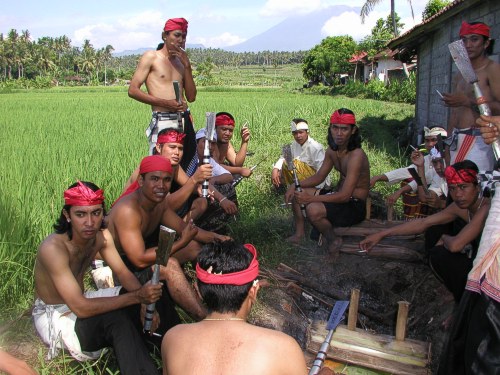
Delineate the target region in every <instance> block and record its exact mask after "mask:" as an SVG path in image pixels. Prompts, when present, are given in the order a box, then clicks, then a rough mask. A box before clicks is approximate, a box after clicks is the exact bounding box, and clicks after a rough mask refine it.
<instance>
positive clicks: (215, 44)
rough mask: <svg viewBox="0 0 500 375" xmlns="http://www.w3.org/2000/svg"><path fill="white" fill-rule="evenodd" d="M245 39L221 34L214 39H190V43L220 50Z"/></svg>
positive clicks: (229, 34) (226, 33)
mask: <svg viewBox="0 0 500 375" xmlns="http://www.w3.org/2000/svg"><path fill="white" fill-rule="evenodd" d="M245 40H246V39H244V38H241V37H239V36H238V35H234V34H231V33H228V32H225V33H222V34H220V35H218V36H214V37H209V38H205V37H195V38H193V39H190V41H189V42H190V43H193V44H203V45H204V46H205V47H210V48H221V47H228V46H232V45H235V44H238V43H242V42H244V41H245Z"/></svg>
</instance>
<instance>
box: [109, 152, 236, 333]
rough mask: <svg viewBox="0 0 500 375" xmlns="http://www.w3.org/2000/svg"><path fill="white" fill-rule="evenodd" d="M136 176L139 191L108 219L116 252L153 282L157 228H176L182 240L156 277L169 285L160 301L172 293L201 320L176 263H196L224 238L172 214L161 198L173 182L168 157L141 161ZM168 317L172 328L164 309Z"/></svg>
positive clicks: (121, 202) (200, 311) (172, 318)
mask: <svg viewBox="0 0 500 375" xmlns="http://www.w3.org/2000/svg"><path fill="white" fill-rule="evenodd" d="M139 173H140V175H139V179H138V180H137V182H138V185H139V188H138V189H137V190H135V191H133V192H131V193H129V194H128V195H125V196H122V197H121V198H120V199H119V200H118V201H117V202H115V204H114V206H113V208H112V210H111V211H110V213H109V215H108V216H107V217H106V222H107V224H108V227H109V230H110V232H111V234H112V235H113V238H114V242H115V244H116V248H117V249H118V251H119V252H120V254H121V255H122V257H123V258H124V260H125V263H126V264H127V266H128V267H129V268H130V269H131V270H132V271H134V272H135V273H136V274H137V275H138V276H139V280H140V281H141V282H143V283H144V282H146V281H148V280H149V279H150V278H151V268H150V267H151V266H152V265H153V264H154V263H155V260H156V248H157V245H158V231H159V226H160V224H161V225H165V226H167V227H169V228H172V229H173V230H175V231H176V232H177V234H178V235H179V236H180V238H179V239H178V240H177V241H175V242H174V245H173V247H172V253H171V254H172V256H171V257H170V258H169V259H168V263H167V266H166V267H162V268H161V276H160V279H161V280H166V281H167V288H168V292H167V291H165V293H164V298H165V299H168V298H169V293H170V295H171V296H172V299H173V300H174V301H175V302H176V303H177V304H179V306H180V307H182V308H183V309H184V310H185V311H186V312H187V313H188V314H190V315H191V316H192V317H193V318H195V319H201V318H203V317H204V316H205V311H204V309H203V308H202V306H201V305H200V303H199V301H198V299H197V297H196V295H195V293H194V291H193V289H192V288H191V286H190V285H189V282H188V281H187V279H186V277H185V276H184V273H183V271H182V268H181V267H180V265H179V263H181V264H183V263H184V262H186V261H188V260H193V259H196V256H197V255H198V252H199V250H200V248H201V243H207V242H213V241H223V240H226V239H228V237H225V236H220V235H218V234H216V233H210V232H206V231H203V230H201V229H198V228H196V227H195V226H194V224H193V223H192V222H190V223H187V224H186V223H184V222H183V221H182V219H181V218H180V217H179V216H177V215H176V214H175V212H174V211H173V210H172V208H171V207H170V206H169V205H168V201H167V200H166V199H165V198H166V196H167V194H168V191H169V189H170V183H171V180H172V167H171V165H170V162H169V161H168V160H167V159H165V158H163V157H162V156H159V155H152V156H148V157H145V158H144V159H143V160H142V162H141V166H140V171H139ZM161 302H163V298H162V301H161ZM167 302H168V301H167V300H165V303H167ZM157 305H158V304H157ZM162 305H163V304H162V303H160V304H159V306H162ZM167 306H169V304H167ZM167 313H168V314H170V315H169V318H168V319H167V318H165V319H164V321H165V324H167V325H168V326H172V325H175V323H176V322H178V317H177V316H176V314H173V313H172V311H170V310H166V312H165V314H167ZM162 316H163V315H162Z"/></svg>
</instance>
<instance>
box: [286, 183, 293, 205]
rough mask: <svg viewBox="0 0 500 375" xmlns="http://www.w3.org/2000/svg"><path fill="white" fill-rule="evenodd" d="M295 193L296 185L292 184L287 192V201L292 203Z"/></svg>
mask: <svg viewBox="0 0 500 375" xmlns="http://www.w3.org/2000/svg"><path fill="white" fill-rule="evenodd" d="M294 195H295V185H294V184H291V185H290V187H289V188H288V190H287V191H286V193H285V202H286V203H290V202H291V201H292V199H293V196H294Z"/></svg>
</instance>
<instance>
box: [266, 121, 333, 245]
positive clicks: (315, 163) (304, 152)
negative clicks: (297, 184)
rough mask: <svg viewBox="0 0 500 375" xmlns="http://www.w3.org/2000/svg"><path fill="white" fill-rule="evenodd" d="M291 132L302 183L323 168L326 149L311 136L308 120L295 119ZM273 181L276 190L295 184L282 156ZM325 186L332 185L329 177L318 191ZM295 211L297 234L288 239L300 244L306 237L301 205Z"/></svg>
mask: <svg viewBox="0 0 500 375" xmlns="http://www.w3.org/2000/svg"><path fill="white" fill-rule="evenodd" d="M290 130H291V132H292V135H293V138H294V139H295V142H292V144H291V151H292V157H293V164H294V166H295V171H296V172H295V173H297V178H298V179H299V181H302V180H305V179H306V178H308V177H311V176H312V175H314V174H315V173H316V172H317V171H318V170H319V169H320V168H321V165H322V164H323V159H325V149H324V148H323V146H322V145H321V144H320V143H318V142H316V141H315V140H314V139H313V138H312V137H311V136H310V135H309V125H308V124H307V121H306V120H304V119H301V118H295V119H293V120H292V123H291V125H290ZM271 180H272V183H273V185H274V186H275V187H276V188H279V187H280V185H281V184H282V181H284V182H285V184H286V186H287V187H288V186H289V185H290V184H293V183H294V180H293V176H292V172H291V171H290V169H289V166H287V165H286V162H285V159H284V157H283V156H281V157H280V158H279V159H278V161H277V162H276V163H275V164H274V166H273V171H272V175H271ZM325 185H326V186H327V187H329V185H330V177H329V176H327V177H326V179H325V180H324V181H322V182H321V183H320V184H319V185H317V186H316V189H322V188H324V187H325ZM313 193H314V189H313ZM293 209H294V215H293V217H294V224H295V233H294V234H293V235H292V236H291V237H289V238H288V241H289V242H294V243H298V242H300V241H301V240H302V239H303V238H304V235H305V230H304V216H303V215H302V213H301V211H300V206H299V205H297V204H295V205H293ZM296 210H298V211H296Z"/></svg>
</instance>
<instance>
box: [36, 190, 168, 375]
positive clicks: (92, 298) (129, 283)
mask: <svg viewBox="0 0 500 375" xmlns="http://www.w3.org/2000/svg"><path fill="white" fill-rule="evenodd" d="M64 200H65V205H64V207H63V209H62V211H61V215H60V218H59V220H58V221H57V222H56V224H55V225H54V228H55V233H53V234H51V235H49V236H48V237H47V238H46V239H45V240H44V241H43V242H42V244H41V245H40V247H39V249H38V252H37V256H36V261H35V298H36V301H35V306H34V309H33V319H34V323H35V328H36V330H37V332H38V334H39V335H40V337H41V338H42V340H43V341H44V342H45V343H46V344H47V345H49V346H50V350H49V355H48V358H49V359H52V358H54V357H55V356H56V355H57V353H58V350H59V348H62V347H64V348H65V350H67V351H69V353H70V354H71V355H72V356H73V357H74V358H75V359H77V360H79V361H83V360H89V359H97V358H99V356H100V354H101V349H103V348H105V347H113V349H114V352H115V355H116V359H117V362H118V365H119V367H120V371H121V373H122V374H139V373H147V374H154V373H156V371H157V370H156V366H155V365H154V363H153V361H152V359H151V357H150V356H149V353H148V350H147V349H146V346H145V345H144V342H143V340H142V338H141V335H140V333H139V330H140V329H141V328H142V325H141V324H140V322H139V314H138V313H139V311H138V310H139V308H136V309H134V308H133V306H132V305H138V304H141V303H142V304H148V303H152V302H156V301H157V300H158V298H160V295H161V293H162V290H161V285H151V284H147V285H144V286H141V284H140V282H139V281H138V280H137V278H136V277H135V276H134V275H133V274H132V273H131V272H130V271H129V270H128V268H127V267H126V266H125V264H123V261H122V259H121V258H120V256H119V255H118V252H117V251H116V248H115V246H114V243H113V237H112V236H111V234H110V233H109V232H108V230H106V229H102V228H103V226H102V224H103V218H104V194H103V191H102V190H100V189H99V188H98V187H97V186H95V185H94V184H92V183H90V182H83V183H82V182H80V181H78V183H76V184H73V185H71V186H70V187H69V188H68V190H66V191H65V192H64ZM97 253H99V254H100V255H101V257H102V258H103V259H104V260H105V261H106V262H107V264H108V265H109V266H110V267H111V269H112V270H113V272H114V273H115V275H116V277H117V278H118V279H119V280H120V282H121V284H122V287H118V288H107V289H100V290H97V291H87V292H84V281H83V280H84V274H85V272H86V271H87V270H88V268H89V266H90V263H91V261H92V259H94V257H95V256H96V254H97ZM124 292H125V293H124ZM157 323H158V321H157V320H156V322H154V324H153V328H154V329H156V327H157Z"/></svg>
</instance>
